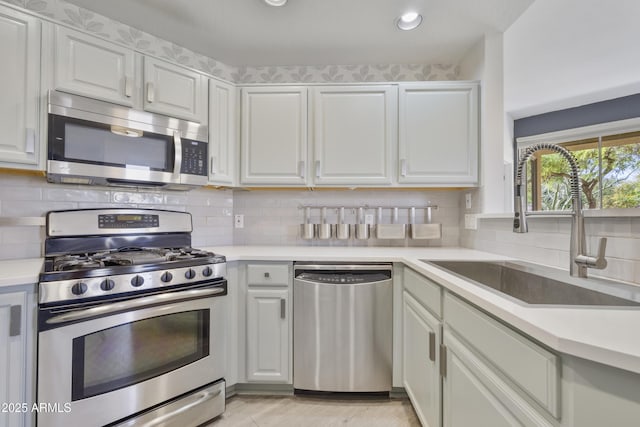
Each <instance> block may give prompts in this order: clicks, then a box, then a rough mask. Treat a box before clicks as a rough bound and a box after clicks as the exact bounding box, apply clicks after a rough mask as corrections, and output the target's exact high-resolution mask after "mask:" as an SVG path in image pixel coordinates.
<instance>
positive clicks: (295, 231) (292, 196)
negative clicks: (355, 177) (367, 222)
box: [233, 189, 460, 246]
mask: <svg viewBox="0 0 640 427" xmlns="http://www.w3.org/2000/svg"><path fill="white" fill-rule="evenodd" d="M427 204H433V205H437V206H438V209H437V210H434V211H433V215H432V221H433V222H436V223H438V222H439V223H442V238H441V239H435V240H411V239H409V238H406V239H394V240H379V239H375V238H373V236H372V237H371V238H370V239H368V240H355V239H354V238H351V239H349V240H337V239H330V240H319V239H313V240H304V239H302V237H301V235H300V224H302V223H303V222H304V210H302V209H300V207H301V206H303V205H311V206H314V207H316V206H317V207H320V206H364V205H367V206H384V207H391V206H412V205H413V206H424V205H427ZM459 210H460V206H459V192H458V191H455V190H451V191H437V190H431V191H425V190H407V191H393V190H363V189H360V190H354V191H350V190H318V191H295V190H281V191H273V190H270V191H236V192H234V214H242V215H244V228H236V229H234V233H233V236H234V237H233V239H234V244H236V245H301V246H458V245H459V227H458V223H459V220H460V218H459V216H458V215H459ZM366 213H368V214H373V215H374V219H375V222H377V213H376V212H375V211H374V210H367V211H366ZM398 220H399V221H398V222H399V223H408V222H409V218H408V212H407V210H401V211H400V213H399V218H398ZM423 220H424V212H422V211H417V212H416V222H417V223H420V222H422V221H423ZM311 222H312V223H319V222H320V210H319V209H313V210H312V216H311ZM337 222H338V210H337V209H328V210H327V223H334V224H335V223H337ZM345 222H346V223H350V224H355V223H356V211H355V210H353V209H346V210H345ZM383 222H384V223H391V211H390V210H385V211H384V216H383Z"/></svg>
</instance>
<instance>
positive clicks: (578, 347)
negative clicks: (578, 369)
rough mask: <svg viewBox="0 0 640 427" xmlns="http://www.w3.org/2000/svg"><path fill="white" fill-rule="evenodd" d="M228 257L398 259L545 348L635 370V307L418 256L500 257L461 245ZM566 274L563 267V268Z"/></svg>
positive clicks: (247, 249) (238, 251)
mask: <svg viewBox="0 0 640 427" xmlns="http://www.w3.org/2000/svg"><path fill="white" fill-rule="evenodd" d="M207 249H209V250H212V251H214V252H217V253H220V254H223V255H225V256H226V257H227V260H228V261H292V260H295V261H355V262H357V261H360V262H366V261H369V262H376V261H386V262H401V263H403V264H405V265H406V266H408V267H411V268H412V269H414V270H416V271H417V272H420V273H422V274H423V275H424V276H426V277H428V278H430V279H432V280H434V281H435V282H437V283H439V284H440V285H442V286H443V287H444V288H446V289H448V290H450V291H451V292H453V293H455V294H457V295H459V296H461V297H463V298H464V299H466V300H468V301H469V302H471V303H473V304H475V305H477V306H478V307H480V308H482V309H483V310H485V311H487V312H489V313H491V314H493V315H494V316H496V317H497V318H499V319H501V320H502V321H504V322H505V323H508V324H510V325H512V326H513V327H515V328H516V329H519V330H520V331H522V332H523V333H525V334H527V335H529V336H531V337H533V338H535V339H536V340H538V341H539V342H541V343H543V344H544V345H546V346H548V347H550V348H551V349H553V350H555V351H557V352H560V353H566V354H569V355H573V356H577V357H581V358H584V359H588V360H592V361H595V362H599V363H603V364H606V365H611V366H615V367H618V368H621V369H625V370H628V371H632V372H635V373H639V374H640V340H639V339H638V332H637V327H636V326H637V325H640V307H584V306H583V307H581V306H549V305H540V306H534V305H529V304H526V303H523V302H520V301H518V300H515V299H514V298H511V297H507V296H504V295H501V294H499V293H497V292H496V291H493V290H489V289H488V288H484V287H480V286H477V285H475V284H473V283H470V282H468V281H466V280H464V279H462V278H459V277H457V276H455V275H452V274H449V273H447V272H445V271H443V270H441V269H439V268H437V267H435V266H433V265H430V264H426V263H424V262H422V261H421V260H423V259H427V260H433V261H435V260H467V261H473V260H486V261H491V260H505V259H508V258H507V257H504V256H498V255H495V254H490V253H486V252H480V251H475V250H471V249H463V248H383V247H326V246H325V247H300V246H291V247H283V246H227V247H212V248H207ZM566 274H567V277H569V273H568V272H567V273H566Z"/></svg>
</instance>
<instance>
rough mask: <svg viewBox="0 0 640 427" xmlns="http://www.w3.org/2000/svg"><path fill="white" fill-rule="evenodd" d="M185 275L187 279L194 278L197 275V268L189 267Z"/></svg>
mask: <svg viewBox="0 0 640 427" xmlns="http://www.w3.org/2000/svg"><path fill="white" fill-rule="evenodd" d="M184 277H186V278H187V279H193V278H194V277H196V272H195V270H194V269H192V268H190V269H188V270H187V271H185V272H184Z"/></svg>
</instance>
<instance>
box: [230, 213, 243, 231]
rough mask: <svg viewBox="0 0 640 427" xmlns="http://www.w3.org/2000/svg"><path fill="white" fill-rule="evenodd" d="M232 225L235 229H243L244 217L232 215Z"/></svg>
mask: <svg viewBox="0 0 640 427" xmlns="http://www.w3.org/2000/svg"><path fill="white" fill-rule="evenodd" d="M233 225H234V227H235V228H244V215H234V216H233Z"/></svg>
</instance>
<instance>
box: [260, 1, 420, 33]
mask: <svg viewBox="0 0 640 427" xmlns="http://www.w3.org/2000/svg"><path fill="white" fill-rule="evenodd" d="M265 1H266V0H265ZM421 23H422V15H420V14H419V13H417V12H407V13H405V14H404V15H402V16H400V18H398V21H397V22H396V25H397V26H398V28H400V29H401V30H405V31H409V30H413V29H414V28H416V27H417V26H418V25H420V24H421Z"/></svg>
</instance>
